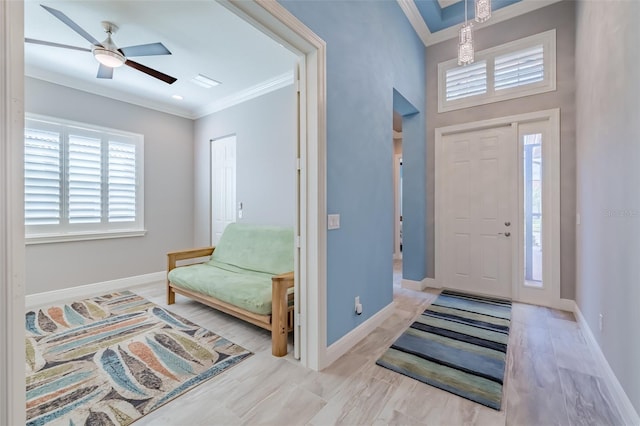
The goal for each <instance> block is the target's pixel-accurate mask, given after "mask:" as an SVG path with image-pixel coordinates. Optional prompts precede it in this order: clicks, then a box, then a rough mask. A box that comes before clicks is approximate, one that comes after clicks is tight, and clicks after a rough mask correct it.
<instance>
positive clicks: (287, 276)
mask: <svg viewBox="0 0 640 426" xmlns="http://www.w3.org/2000/svg"><path fill="white" fill-rule="evenodd" d="M271 281H272V282H273V281H286V287H285V288H289V287H293V271H291V272H285V273H284V274H280V275H274V276H273V277H271Z"/></svg>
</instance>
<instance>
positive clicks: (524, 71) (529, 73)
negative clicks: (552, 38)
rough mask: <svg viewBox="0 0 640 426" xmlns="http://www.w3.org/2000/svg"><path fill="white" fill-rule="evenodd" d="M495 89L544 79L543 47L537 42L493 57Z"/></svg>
mask: <svg viewBox="0 0 640 426" xmlns="http://www.w3.org/2000/svg"><path fill="white" fill-rule="evenodd" d="M494 75H495V90H502V89H509V88H511V87H518V86H523V85H525V84H531V83H536V82H538V81H543V80H544V49H543V45H542V44H539V45H536V46H533V47H530V48H527V49H523V50H518V51H516V52H513V53H508V54H506V55H502V56H496V59H495V73H494Z"/></svg>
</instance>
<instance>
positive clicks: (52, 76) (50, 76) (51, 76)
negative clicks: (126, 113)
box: [25, 66, 193, 119]
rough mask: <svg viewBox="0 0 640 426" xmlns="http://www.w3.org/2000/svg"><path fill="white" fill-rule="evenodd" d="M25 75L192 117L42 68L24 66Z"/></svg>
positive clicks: (138, 97) (156, 103) (184, 116)
mask: <svg viewBox="0 0 640 426" xmlns="http://www.w3.org/2000/svg"><path fill="white" fill-rule="evenodd" d="M25 75H26V76H27V77H31V78H35V79H37V80H43V81H46V82H49V83H53V84H58V85H60V86H65V87H68V88H70V89H76V90H80V91H83V92H87V93H92V94H94V95H98V96H103V97H105V98H109V99H114V100H116V101H121V102H126V103H128V104H132V105H137V106H141V107H143V108H149V109H152V110H155V111H160V112H164V113H167V114H171V115H177V116H178V117H183V118H190V119H193V114H192V113H191V112H190V111H189V110H187V109H183V108H171V107H168V106H166V105H163V104H160V103H158V102H156V101H151V100H147V99H144V98H142V97H140V96H136V95H131V94H128V93H125V92H122V91H117V90H114V89H112V88H107V87H101V86H96V85H94V84H91V83H89V82H85V81H81V80H76V79H74V78H73V77H69V76H66V75H62V74H58V73H55V72H51V71H48V70H44V69H42V68H38V67H33V66H32V67H28V68H25Z"/></svg>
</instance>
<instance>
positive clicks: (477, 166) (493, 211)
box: [440, 126, 518, 297]
mask: <svg viewBox="0 0 640 426" xmlns="http://www.w3.org/2000/svg"><path fill="white" fill-rule="evenodd" d="M515 141H516V136H515V130H514V128H513V127H512V126H508V127H498V128H492V129H485V130H476V131H469V132H464V133H456V134H450V135H444V136H443V140H442V150H443V151H442V152H443V155H442V158H443V160H444V163H443V164H442V166H441V167H443V174H442V175H441V176H442V180H441V185H442V194H443V197H442V206H441V209H440V214H441V215H442V216H441V217H442V220H441V222H440V223H441V226H443V229H442V232H443V234H441V248H442V250H443V253H442V254H443V256H444V259H443V262H442V265H443V269H444V271H443V274H442V277H443V286H444V287H449V288H453V289H458V290H463V291H468V292H474V293H480V294H489V295H495V296H502V297H511V288H512V264H513V263H514V259H513V257H514V254H513V253H514V250H515V248H516V246H515V245H514V244H513V242H514V241H515V237H516V236H515V235H514V233H515V232H517V230H518V225H517V221H518V218H517V215H516V213H517V212H518V209H517V204H516V202H517V182H518V179H517V175H516V164H515V159H516V156H515V152H516V151H515V150H516V143H515Z"/></svg>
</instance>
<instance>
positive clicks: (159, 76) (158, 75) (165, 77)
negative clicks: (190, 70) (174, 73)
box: [124, 59, 178, 84]
mask: <svg viewBox="0 0 640 426" xmlns="http://www.w3.org/2000/svg"><path fill="white" fill-rule="evenodd" d="M124 64H125V65H128V66H130V67H131V68H134V69H137V70H138V71H142V72H143V73H145V74H148V75H150V76H151V77H155V78H157V79H158V80H162V81H164V82H165V83H167V84H173V83H175V82H176V81H177V80H178V79H177V78H174V77H171V76H169V75H167V74H163V73H161V72H160V71H156V70H154V69H153V68H149V67H147V66H144V65H142V64H139V63H137V62H134V61H132V60H130V59H127V60H126V62H125V63H124Z"/></svg>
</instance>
